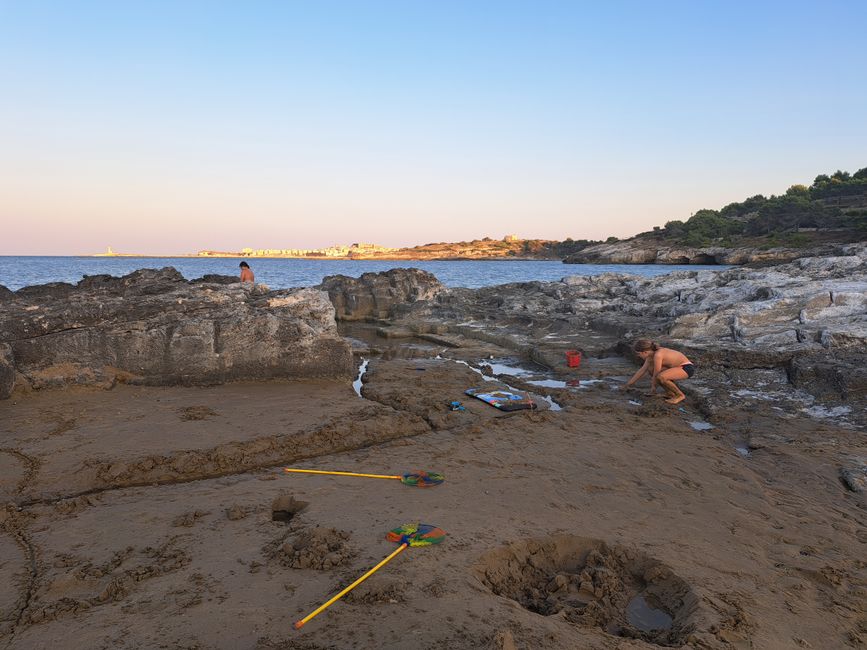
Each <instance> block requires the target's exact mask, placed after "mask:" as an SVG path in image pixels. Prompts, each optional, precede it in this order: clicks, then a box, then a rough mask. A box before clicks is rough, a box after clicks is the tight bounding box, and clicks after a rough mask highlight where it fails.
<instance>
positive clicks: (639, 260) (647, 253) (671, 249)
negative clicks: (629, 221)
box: [563, 238, 864, 266]
mask: <svg viewBox="0 0 867 650" xmlns="http://www.w3.org/2000/svg"><path fill="white" fill-rule="evenodd" d="M863 246H864V244H842V243H841V244H832V243H829V244H824V245H821V246H812V247H810V248H806V249H805V248H786V247H772V248H753V247H740V248H726V247H723V246H702V247H690V246H672V245H670V244H668V243H662V242H654V241H653V240H647V239H640V238H635V239H629V240H625V241H620V242H614V243H611V244H595V245H593V246H588V247H586V248H584V249H582V250H580V251H579V252H577V253H575V254H573V255H569V256H567V257H566V258H565V259H564V260H563V262H564V263H565V264H678V265H683V264H697V265H708V264H710V265H715V264H719V265H733V266H740V265H749V266H770V265H773V264H786V263H789V262H793V261H794V260H796V259H799V258H804V257H846V256H849V255H853V254H857V253H853V251H858V250H860V249H862V248H863Z"/></svg>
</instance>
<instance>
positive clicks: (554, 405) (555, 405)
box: [538, 395, 563, 411]
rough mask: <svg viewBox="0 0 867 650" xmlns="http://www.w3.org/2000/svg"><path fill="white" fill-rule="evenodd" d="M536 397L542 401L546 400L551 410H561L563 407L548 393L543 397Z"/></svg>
mask: <svg viewBox="0 0 867 650" xmlns="http://www.w3.org/2000/svg"><path fill="white" fill-rule="evenodd" d="M538 397H539V399H540V400H542V401H543V402H546V403H547V404H548V406H549V407H550V409H551V410H552V411H562V410H563V407H562V406H560V405H559V404H558V403H557V402H555V401H554V398H552V397H551V396H550V395H545V396H544V397H543V396H541V395H539V396H538Z"/></svg>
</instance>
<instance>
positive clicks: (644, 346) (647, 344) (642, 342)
mask: <svg viewBox="0 0 867 650" xmlns="http://www.w3.org/2000/svg"><path fill="white" fill-rule="evenodd" d="M632 349H633V350H635V351H636V352H648V351H651V352H656V351H657V350H658V349H659V346H658V345H657V344H656V343H654V342H653V341H651V340H650V339H638V340H637V341H636V342H635V345H633V346H632Z"/></svg>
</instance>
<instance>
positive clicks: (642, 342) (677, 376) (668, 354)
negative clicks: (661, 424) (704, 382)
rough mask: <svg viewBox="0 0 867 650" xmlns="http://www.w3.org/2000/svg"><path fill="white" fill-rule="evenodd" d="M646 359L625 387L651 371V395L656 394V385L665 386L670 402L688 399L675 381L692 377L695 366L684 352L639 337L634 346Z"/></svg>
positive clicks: (629, 386) (678, 402)
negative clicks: (662, 346)
mask: <svg viewBox="0 0 867 650" xmlns="http://www.w3.org/2000/svg"><path fill="white" fill-rule="evenodd" d="M632 349H633V350H635V354H637V355H638V356H639V358H641V359H642V360H643V361H644V365H642V366H641V368H639V369H638V371H637V372H636V373H635V374H634V375H632V377H631V378H630V380H629V381H627V382H626V385H625V386H624V389H629V388H632V385H633V384H634V383H635V382H637V381H638V380H639V379H641V378H642V377H643V376H644V375H645V374H647V373H648V372H649V373H650V395H654V394H656V385H657V384H659V385H661V386H662V387H663V389H664V390H665V393H666V397H667V399H666V400H665V401H666V402H668V403H669V404H680V403H681V402H682V401H683V400H685V399H686V395H684V394H683V391H681V390H680V388H678V387H677V384H675V383H674V382H676V381H680V380H681V379H687V378H689V377H692V375H693V373H694V372H695V366H694V365H693V364H692V362H691V361H690V360H689V359H687V358H686V356H685V355H684V354H683V352H678V351H677V350H671V349H669V348H661V347H659V346H658V345H657V344H656V343H654V342H653V341H650V340H648V339H638V340H637V341H636V342H635V346H634V347H633V348H632Z"/></svg>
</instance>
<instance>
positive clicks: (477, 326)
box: [0, 248, 867, 650]
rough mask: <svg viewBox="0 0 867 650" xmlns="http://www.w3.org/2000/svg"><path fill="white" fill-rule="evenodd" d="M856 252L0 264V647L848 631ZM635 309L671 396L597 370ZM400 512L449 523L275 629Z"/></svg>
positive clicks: (351, 567) (854, 638)
mask: <svg viewBox="0 0 867 650" xmlns="http://www.w3.org/2000/svg"><path fill="white" fill-rule="evenodd" d="M865 262H867V254H865V251H864V250H863V249H858V248H855V249H852V250H850V251H849V254H848V255H845V256H841V257H836V258H803V259H798V260H796V261H794V262H792V263H789V264H783V265H777V266H774V267H772V268H763V269H746V268H736V269H728V270H724V271H719V272H714V271H681V272H677V273H672V274H669V275H666V276H660V277H657V278H652V279H650V278H643V277H639V276H632V275H623V274H616V275H615V274H603V275H599V276H594V277H577V276H567V277H565V278H564V279H563V280H562V281H560V282H527V283H518V284H511V285H502V286H498V287H486V288H483V289H475V290H472V289H449V288H447V287H444V286H443V285H442V284H441V283H440V282H439V281H438V280H437V279H436V278H435V277H434V276H433V275H431V274H429V273H425V272H423V271H419V270H413V269H395V270H392V271H388V272H386V273H370V274H365V275H363V276H361V277H360V278H346V277H341V276H332V277H330V278H326V279H325V281H324V282H323V283H322V285H320V286H319V287H316V288H310V289H290V290H282V291H270V290H268V288H267V287H265V286H263V285H256V286H242V285H240V284H239V283H238V282H237V281H236V279H235V278H232V277H224V276H209V277H205V278H201V279H199V280H194V281H186V280H184V279H183V278H182V277H180V275H179V274H178V273H177V272H176V271H174V270H173V269H162V270H159V271H157V270H142V271H137V272H135V273H132V274H130V275H128V276H124V277H122V278H111V277H108V276H95V277H89V278H85V279H84V280H82V282H80V283H78V285H67V284H53V285H42V286H38V287H27V288H24V289H21V290H19V291H15V292H11V291H3V290H0V350H2V355H3V356H2V359H3V361H2V362H0V378H2V383H0V385H2V387H3V391H4V392H3V395H2V397H7V399H0V440H2V444H0V495H2V503H3V504H4V505H3V507H2V508H0V645H3V647H10V648H12V647H22V648H23V647H51V646H53V647H61V646H63V644H64V640H65V639H68V638H75V639H76V640H77V642H78V643H79V644H81V645H82V647H85V646H86V647H92V648H100V649H103V648H104V649H106V650H108V649H109V648H111V649H112V650H115V649H117V648H124V649H127V648H128V649H130V650H132V649H134V648H135V649H139V648H150V647H157V646H166V647H178V648H180V647H188V648H190V647H199V648H221V649H222V648H226V649H229V648H238V647H244V648H255V650H274V649H276V648H304V649H305V650H325V649H332V648H341V649H342V648H368V647H369V648H386V649H393V650H402V649H403V648H405V647H406V645H407V640H408V639H409V640H411V642H412V643H413V644H414V646H416V647H421V648H430V649H433V648H443V647H453V648H468V649H475V648H479V649H482V650H516V649H518V648H528V649H529V648H532V649H534V650H536V649H539V650H559V649H560V648H565V647H581V648H592V649H594V650H604V649H606V648H612V647H622V648H631V649H635V650H650V649H652V648H660V647H691V648H697V649H702V650H731V649H732V648H750V647H753V648H770V649H777V648H780V649H784V648H785V649H788V648H792V647H802V648H809V647H813V648H818V647H853V648H856V647H861V646H863V644H864V643H865V641H867V628H865V623H864V622H865V620H867V619H865V618H864V616H865V612H867V599H865V593H867V591H865V590H867V580H865V578H864V562H863V560H862V559H861V558H862V557H863V548H864V544H865V543H867V538H865V537H864V530H865V529H867V528H865V526H867V519H865V516H864V512H865V508H867V442H865V439H864V428H865V426H867V422H865V418H864V413H865V394H867V390H865V388H867V374H865V370H864V369H865V368H867V363H865V362H867V359H865V351H867V346H865V343H867V304H865V300H867V267H865ZM637 336H651V337H654V338H657V339H658V340H660V341H662V342H665V343H669V344H671V345H673V346H676V347H678V348H680V349H683V350H685V351H686V352H687V353H688V355H689V357H690V359H691V360H694V361H695V362H696V364H697V365H698V372H697V374H696V376H695V377H693V378H692V379H691V380H689V381H685V382H683V384H682V386H683V388H684V390H685V391H686V392H687V395H688V398H687V401H686V402H685V403H684V404H683V405H681V407H679V408H678V407H670V406H668V405H665V404H663V403H662V402H661V401H654V400H652V399H649V398H647V397H644V396H643V395H641V394H639V393H638V392H632V393H627V394H624V392H622V391H621V390H619V389H620V388H621V387H622V384H623V381H624V380H625V379H626V377H628V376H629V374H630V373H631V372H633V371H634V370H635V367H636V366H635V361H634V359H633V358H632V356H631V355H630V354H629V351H628V349H629V345H630V343H631V341H632V339H634V338H635V337H637ZM567 350H580V351H581V352H582V353H583V358H582V362H581V365H580V367H577V368H575V367H573V368H570V367H567V365H566V364H565V358H564V354H565V352H566V351H567ZM362 360H363V361H364V362H363V363H362ZM359 365H360V369H359ZM353 377H355V382H354V383H351V379H352V378H353ZM479 385H483V386H491V387H502V388H512V389H514V390H517V391H522V392H528V393H530V394H531V396H532V397H533V399H534V400H535V401H536V403H537V405H538V408H537V409H536V410H532V411H517V412H511V413H503V412H500V411H497V409H494V408H491V407H490V406H488V405H487V404H484V403H482V402H479V401H478V400H473V399H471V398H469V397H467V396H466V395H465V393H464V391H465V390H466V389H467V388H469V387H473V386H479ZM353 386H354V387H355V389H356V390H355V392H354V391H353ZM455 400H458V401H463V406H464V409H463V410H459V411H453V410H451V408H450V406H449V405H450V403H451V402H452V401H455ZM288 464H292V465H294V466H301V467H304V468H310V469H319V470H335V469H338V470H348V471H361V472H375V473H384V474H394V473H396V472H401V471H408V470H413V469H416V468H419V469H430V470H435V471H441V472H444V473H445V475H446V482H445V483H444V484H443V485H442V486H440V487H437V488H435V489H430V490H417V489H413V488H410V487H407V486H402V485H400V483H399V482H397V481H370V480H367V482H364V481H365V479H342V478H337V477H290V476H287V475H286V474H285V473H284V472H282V469H281V467H282V466H283V465H288ZM346 480H351V481H355V482H349V483H347V482H345V481H346ZM420 520H422V521H426V522H430V523H433V524H436V525H438V526H441V527H442V528H443V529H444V530H446V531H447V539H446V541H445V542H444V544H443V545H442V546H441V547H435V548H431V549H413V550H412V551H411V552H408V553H406V554H405V556H404V557H402V558H401V559H400V560H399V561H396V562H394V563H392V564H391V565H389V566H388V567H387V568H386V569H384V570H383V571H381V572H380V573H378V574H377V575H376V576H374V577H373V578H371V579H370V580H368V581H366V582H365V583H364V584H363V585H362V586H360V587H359V588H358V589H357V590H356V591H354V592H353V593H352V594H350V595H349V596H347V597H346V598H345V599H344V600H343V601H341V602H340V603H338V604H336V605H335V606H334V607H332V608H331V609H329V610H328V611H327V612H326V613H324V614H323V615H321V616H320V617H318V618H317V619H316V620H315V621H312V622H311V623H310V624H308V625H307V626H305V628H304V629H303V630H301V631H297V632H296V631H294V630H292V629H291V622H292V621H293V620H297V619H298V618H300V617H301V616H304V615H305V614H307V613H309V612H310V611H311V610H312V609H313V608H314V607H316V606H317V605H318V604H320V603H321V602H323V600H324V599H325V598H327V597H328V596H329V595H331V594H333V593H334V592H335V591H336V590H337V589H338V588H339V587H342V586H345V585H346V584H348V583H349V582H350V581H352V580H354V579H356V578H357V577H358V576H359V575H361V573H362V572H363V571H365V570H367V569H369V568H370V567H371V566H373V565H374V564H375V563H376V562H378V561H380V560H381V559H382V558H383V557H385V555H386V554H387V553H390V552H392V551H393V550H394V549H393V546H392V545H391V544H389V543H388V542H386V541H385V539H384V534H385V532H386V531H387V530H389V529H391V528H393V527H395V526H398V525H400V524H403V523H406V522H412V521H420ZM636 612H637V613H636ZM649 614H653V615H654V616H655V618H654V620H655V621H656V622H654V623H648V621H647V619H646V618H645V617H644V616H645V615H649Z"/></svg>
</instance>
